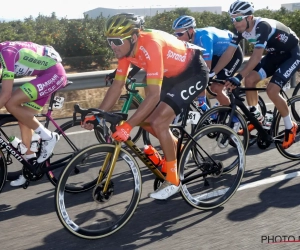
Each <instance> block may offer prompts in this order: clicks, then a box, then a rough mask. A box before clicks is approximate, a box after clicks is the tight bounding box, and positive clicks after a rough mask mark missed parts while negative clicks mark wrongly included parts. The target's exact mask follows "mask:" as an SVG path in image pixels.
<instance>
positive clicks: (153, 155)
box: [144, 145, 162, 166]
mask: <svg viewBox="0 0 300 250" xmlns="http://www.w3.org/2000/svg"><path fill="white" fill-rule="evenodd" d="M144 153H145V154H146V155H147V156H148V158H149V159H150V161H152V163H153V164H154V165H156V166H160V165H161V164H162V157H161V155H160V154H159V153H158V152H157V150H156V149H155V148H154V147H152V146H151V145H145V146H144Z"/></svg>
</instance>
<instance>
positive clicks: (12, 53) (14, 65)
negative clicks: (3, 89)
mask: <svg viewBox="0 0 300 250" xmlns="http://www.w3.org/2000/svg"><path fill="white" fill-rule="evenodd" d="M57 62H59V63H60V62H61V58H60V56H59V54H58V53H57V52H56V51H55V50H54V49H53V48H52V47H50V46H43V45H38V44H36V43H32V42H15V41H7V42H2V43H0V63H1V65H2V66H1V67H2V71H3V72H2V77H3V79H6V77H8V78H11V77H12V76H13V75H16V76H36V75H40V74H41V73H43V72H44V71H45V70H47V69H49V68H51V67H52V66H54V65H55V64H56V63H57ZM7 73H8V74H7ZM6 74H7V75H6Z"/></svg>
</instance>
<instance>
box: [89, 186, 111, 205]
mask: <svg viewBox="0 0 300 250" xmlns="http://www.w3.org/2000/svg"><path fill="white" fill-rule="evenodd" d="M104 185H105V180H104V181H102V183H100V184H98V185H96V186H95V187H94V189H93V199H94V201H95V202H97V203H104V202H106V201H109V200H110V198H111V197H112V196H113V194H114V183H113V182H112V181H110V182H109V184H108V187H107V191H106V192H105V193H104V192H103V188H104Z"/></svg>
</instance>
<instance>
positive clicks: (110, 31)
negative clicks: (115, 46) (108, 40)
mask: <svg viewBox="0 0 300 250" xmlns="http://www.w3.org/2000/svg"><path fill="white" fill-rule="evenodd" d="M142 23H143V18H142V17H141V16H137V15H134V14H133V13H121V14H116V15H114V16H112V17H110V18H109V19H108V20H107V21H106V24H105V28H104V35H105V36H107V37H126V36H130V35H132V34H133V33H138V32H139V31H140V30H141V24H142Z"/></svg>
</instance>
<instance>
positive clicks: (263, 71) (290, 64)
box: [254, 45, 300, 88]
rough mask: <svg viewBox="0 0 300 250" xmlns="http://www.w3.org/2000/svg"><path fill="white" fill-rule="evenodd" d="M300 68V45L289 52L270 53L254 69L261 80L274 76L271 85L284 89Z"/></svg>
mask: <svg viewBox="0 0 300 250" xmlns="http://www.w3.org/2000/svg"><path fill="white" fill-rule="evenodd" d="M299 68H300V48H299V45H297V46H296V47H294V48H293V49H292V50H291V51H288V52H269V53H268V54H267V55H266V56H264V57H263V58H262V60H261V61H260V63H259V64H257V66H256V67H255V68H254V70H255V71H256V72H258V74H259V75H260V79H261V80H262V79H265V78H267V77H270V76H272V78H271V80H270V83H275V84H276V85H278V86H279V87H280V88H282V87H283V86H284V85H285V84H286V83H287V82H288V81H289V80H290V79H291V77H292V76H293V75H294V74H295V73H296V71H297V70H299Z"/></svg>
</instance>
